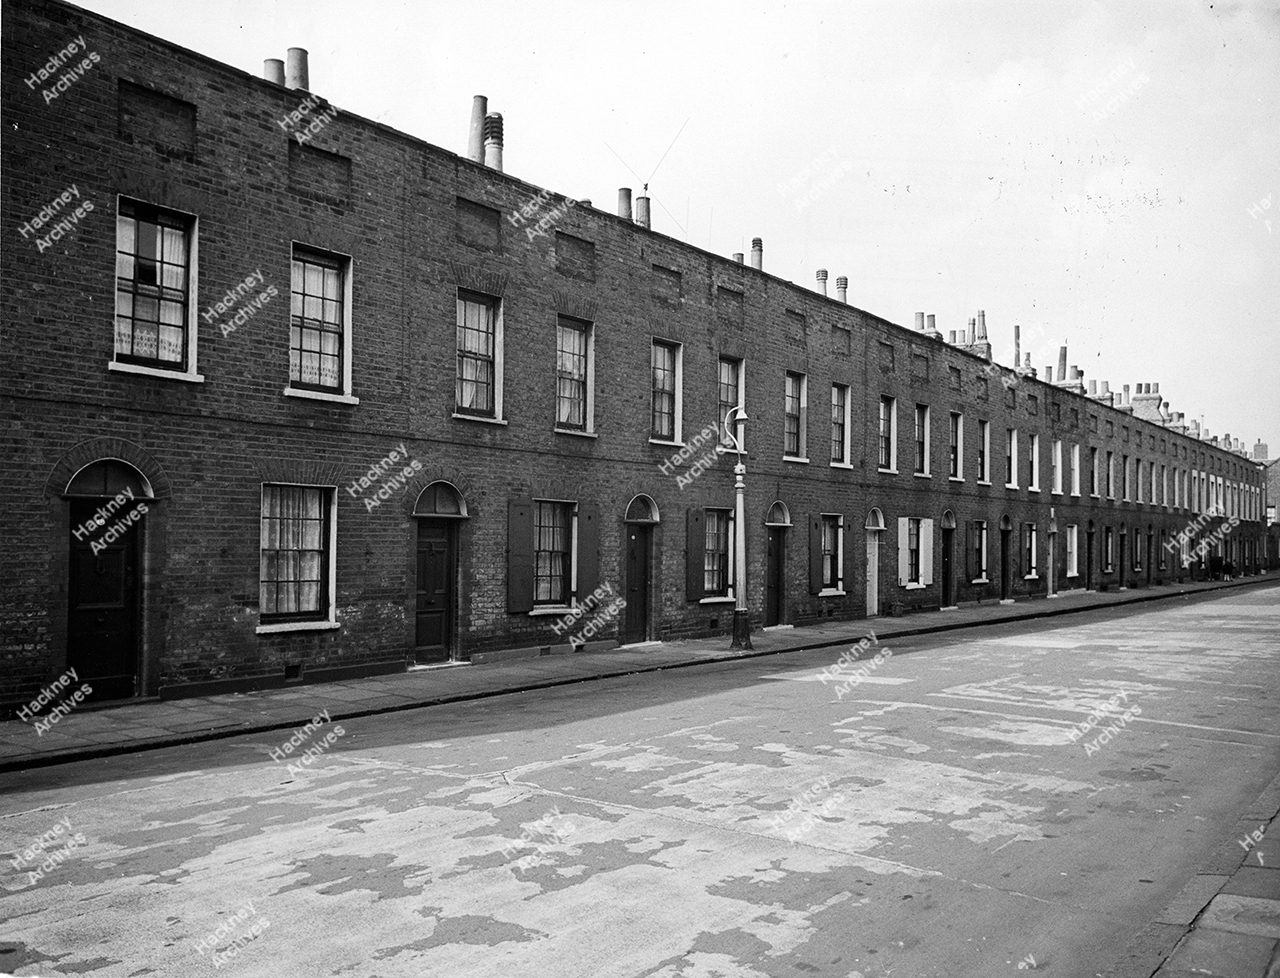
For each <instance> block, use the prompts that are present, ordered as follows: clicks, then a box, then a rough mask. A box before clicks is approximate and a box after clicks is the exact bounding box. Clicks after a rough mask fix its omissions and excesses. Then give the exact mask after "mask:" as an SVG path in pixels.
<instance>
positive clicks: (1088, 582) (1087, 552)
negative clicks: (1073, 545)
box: [1084, 530, 1093, 591]
mask: <svg viewBox="0 0 1280 978" xmlns="http://www.w3.org/2000/svg"><path fill="white" fill-rule="evenodd" d="M1084 589H1085V590H1086V591H1092V590H1093V531H1092V530H1090V531H1089V532H1088V533H1086V534H1085V537H1084Z"/></svg>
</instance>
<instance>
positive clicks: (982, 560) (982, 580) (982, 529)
mask: <svg viewBox="0 0 1280 978" xmlns="http://www.w3.org/2000/svg"><path fill="white" fill-rule="evenodd" d="M974 522H975V523H977V524H978V542H979V546H978V553H979V555H980V557H979V564H980V566H979V567H978V568H977V571H978V576H977V577H975V578H973V579H972V580H971V581H970V582H969V583H970V584H990V583H991V580H990V579H989V578H988V577H987V570H988V568H987V521H986V520H974Z"/></svg>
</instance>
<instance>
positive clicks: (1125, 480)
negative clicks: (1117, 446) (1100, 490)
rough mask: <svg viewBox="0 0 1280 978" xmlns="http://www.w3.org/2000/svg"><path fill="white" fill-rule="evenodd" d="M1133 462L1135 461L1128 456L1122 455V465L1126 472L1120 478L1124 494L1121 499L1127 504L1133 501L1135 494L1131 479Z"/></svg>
mask: <svg viewBox="0 0 1280 978" xmlns="http://www.w3.org/2000/svg"><path fill="white" fill-rule="evenodd" d="M1132 461H1133V459H1131V458H1130V457H1129V456H1128V455H1124V454H1121V456H1120V465H1121V466H1122V467H1123V469H1124V472H1122V473H1121V476H1120V478H1121V485H1120V489H1121V493H1122V495H1121V497H1120V498H1121V500H1122V501H1123V502H1126V503H1128V502H1132V501H1133V500H1132V498H1131V496H1132V493H1133V481H1132V479H1130V477H1129V463H1130V462H1132Z"/></svg>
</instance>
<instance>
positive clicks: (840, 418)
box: [831, 384, 849, 465]
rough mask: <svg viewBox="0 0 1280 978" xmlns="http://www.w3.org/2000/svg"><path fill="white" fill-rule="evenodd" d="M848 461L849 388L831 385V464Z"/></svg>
mask: <svg viewBox="0 0 1280 978" xmlns="http://www.w3.org/2000/svg"><path fill="white" fill-rule="evenodd" d="M848 462H849V388H848V387H847V386H845V385H844V384H832V385H831V464H832V465H846V464H848Z"/></svg>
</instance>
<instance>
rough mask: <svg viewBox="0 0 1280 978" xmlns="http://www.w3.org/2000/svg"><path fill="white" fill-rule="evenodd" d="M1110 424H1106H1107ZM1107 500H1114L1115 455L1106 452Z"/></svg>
mask: <svg viewBox="0 0 1280 978" xmlns="http://www.w3.org/2000/svg"><path fill="white" fill-rule="evenodd" d="M1109 423H1110V422H1108V424H1109ZM1107 498H1108V499H1115V498H1116V453H1115V452H1107Z"/></svg>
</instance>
